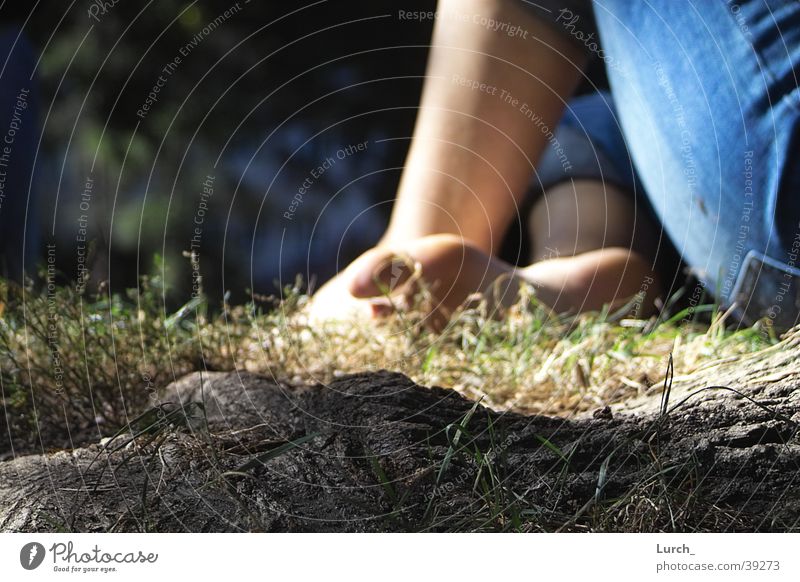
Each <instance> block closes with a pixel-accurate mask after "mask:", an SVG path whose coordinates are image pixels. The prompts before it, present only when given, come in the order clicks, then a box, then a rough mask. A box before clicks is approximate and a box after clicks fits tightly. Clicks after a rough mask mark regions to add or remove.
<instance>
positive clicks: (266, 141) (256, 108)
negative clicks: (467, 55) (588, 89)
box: [0, 0, 603, 304]
mask: <svg viewBox="0 0 800 582" xmlns="http://www.w3.org/2000/svg"><path fill="white" fill-rule="evenodd" d="M400 9H403V10H406V11H412V10H433V9H435V2H434V1H433V0H429V1H411V2H409V1H402V2H398V1H393V2H392V1H386V0H377V1H373V2H368V3H361V2H352V1H346V0H322V1H315V2H291V3H288V2H256V1H255V0H252V1H248V0H240V1H239V2H231V0H202V1H195V2H191V1H186V0H183V1H181V0H158V1H157V2H156V1H151V2H133V1H132V0H116V1H115V0H105V1H101V0H76V1H74V2H56V1H55V0H38V1H31V2H29V3H22V2H14V3H9V2H4V3H3V4H2V5H0V23H2V31H1V32H2V39H5V40H4V42H5V44H4V45H3V46H2V47H0V50H3V51H4V53H5V54H0V57H3V58H5V59H6V66H5V67H4V68H3V71H2V74H0V77H2V79H3V81H4V84H3V92H4V93H5V94H7V99H9V101H8V102H7V103H6V104H5V106H4V107H5V109H4V110H3V111H0V113H2V116H3V119H5V120H6V121H3V119H0V122H3V125H6V124H7V123H9V122H10V121H9V120H11V119H12V118H13V111H14V110H13V104H14V102H13V98H14V96H15V95H16V93H17V88H15V87H14V85H15V83H17V84H20V83H22V84H26V83H27V81H26V79H28V78H30V79H31V80H30V85H31V86H32V87H33V93H32V95H31V97H30V98H29V99H28V101H29V104H30V107H29V108H28V109H27V114H28V115H29V116H31V115H35V117H31V118H30V119H25V120H24V122H23V125H24V130H23V131H20V135H22V134H25V135H27V137H28V138H29V139H28V142H29V143H28V144H27V148H28V150H29V151H28V153H27V154H26V153H25V148H24V147H23V141H22V140H21V139H19V138H18V140H17V143H16V144H15V145H14V147H15V148H16V149H15V151H14V156H15V161H17V162H19V161H20V160H22V159H23V158H25V157H28V158H30V160H31V164H32V168H30V169H28V168H25V167H22V166H19V165H18V166H17V167H16V173H17V174H19V175H20V176H21V177H20V176H18V179H17V182H18V183H19V184H22V186H19V185H17V186H16V189H17V190H19V191H17V192H15V193H13V201H12V199H11V197H12V193H11V192H10V191H9V190H10V189H11V188H6V190H7V192H6V199H5V201H3V205H1V206H0V222H1V223H2V229H3V232H4V234H3V237H2V238H3V239H4V240H5V241H7V242H9V241H10V246H8V247H7V248H6V249H5V250H4V254H5V256H6V257H21V256H22V255H23V251H22V244H21V243H22V241H23V239H24V241H25V253H24V254H25V259H26V270H27V272H28V274H35V273H36V265H37V264H47V263H46V261H48V260H50V261H51V263H52V261H55V266H56V271H57V273H58V275H57V276H58V278H59V279H60V280H61V282H69V281H74V280H75V279H76V277H78V276H79V275H80V274H81V273H86V274H88V277H89V278H88V283H87V287H88V288H92V287H93V286H96V285H97V284H99V283H101V282H103V284H105V282H107V283H108V285H110V288H111V289H112V290H122V289H126V288H130V287H133V286H135V285H136V283H137V280H138V278H139V277H140V276H141V275H142V274H144V273H151V272H153V270H154V262H155V263H157V265H156V268H157V270H158V271H159V272H162V271H163V275H164V278H165V280H166V282H167V283H168V286H169V288H170V289H171V292H170V294H169V297H168V299H169V301H170V303H172V304H182V303H184V302H185V301H186V300H187V298H188V297H190V296H191V295H192V293H193V292H195V293H196V292H197V290H198V283H199V282H201V283H202V288H203V290H204V291H205V294H206V295H207V296H208V297H209V299H210V301H211V303H212V304H213V303H219V301H220V300H221V298H222V297H223V295H224V293H226V292H229V293H230V300H231V301H233V302H239V301H243V300H246V299H247V298H248V297H249V296H250V295H249V294H250V293H253V292H254V293H259V294H270V293H274V292H275V291H276V290H277V289H279V288H281V287H283V286H285V285H287V284H292V283H293V282H294V281H295V277H296V275H298V274H300V275H302V277H303V279H304V281H305V282H306V284H308V283H309V282H312V283H315V284H316V285H319V284H320V283H321V282H323V281H324V280H325V279H327V278H329V277H330V276H332V275H333V274H334V273H335V272H336V271H337V270H338V269H339V268H341V267H342V266H343V265H345V264H347V263H348V262H349V261H350V260H351V259H353V258H354V257H355V256H357V255H358V254H359V253H360V252H362V251H363V250H364V249H366V248H368V247H369V246H371V245H372V244H373V243H374V242H375V241H376V240H377V239H378V237H379V236H380V235H381V234H382V232H383V229H384V227H385V224H386V222H387V219H388V215H389V211H390V209H391V200H392V199H393V196H394V191H395V188H396V186H397V182H398V179H399V176H400V170H401V166H402V164H403V161H404V158H405V153H406V150H407V147H408V143H409V137H410V135H411V132H412V128H413V123H414V118H415V115H416V108H417V105H418V101H419V94H420V90H421V87H422V76H423V75H424V70H425V63H426V57H427V45H428V43H429V41H430V36H431V31H432V27H433V21H432V20H421V21H420V20H408V19H401V18H399V17H398V10H400ZM0 60H2V59H0ZM591 76H592V78H593V80H594V81H595V82H598V83H600V84H601V85H602V84H603V79H602V77H603V72H602V69H601V67H599V66H598V64H597V63H595V66H594V67H593V72H592V73H591ZM15 79H22V81H15ZM37 103H38V104H37ZM0 109H2V107H0ZM4 131H5V127H0V134H1V133H3V132H4ZM358 144H363V145H361V146H358ZM34 161H35V163H34ZM29 174H32V176H33V179H32V180H31V179H30V176H29ZM29 190H30V193H31V196H28V191H29ZM12 202H14V204H12ZM26 216H27V218H26ZM512 231H514V232H517V233H518V232H519V229H518V228H516V229H512ZM83 239H86V240H85V241H84V240H83ZM15 241H18V243H17V246H14V243H15ZM48 244H50V245H54V246H52V247H50V248H49V249H48V247H47V245H48ZM518 244H519V241H518V240H512V241H511V245H512V246H514V245H518ZM192 253H194V254H192ZM187 255H188V256H187ZM510 255H511V256H519V255H520V253H519V251H518V250H517V252H514V253H510ZM3 268H4V270H5V274H6V275H11V276H12V277H15V276H17V273H16V272H15V269H16V270H19V266H18V265H17V266H15V265H10V266H9V265H5V266H4V267H3ZM198 275H200V276H201V277H202V278H201V279H198Z"/></svg>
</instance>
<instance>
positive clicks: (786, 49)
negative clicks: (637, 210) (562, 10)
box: [559, 0, 800, 329]
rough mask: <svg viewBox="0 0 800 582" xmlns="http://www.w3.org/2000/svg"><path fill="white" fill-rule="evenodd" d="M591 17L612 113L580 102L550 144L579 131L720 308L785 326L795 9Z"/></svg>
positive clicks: (598, 3)
mask: <svg viewBox="0 0 800 582" xmlns="http://www.w3.org/2000/svg"><path fill="white" fill-rule="evenodd" d="M594 12H595V18H596V23H597V28H598V31H599V36H600V39H601V41H602V48H603V51H604V52H603V53H601V54H600V55H599V57H601V58H602V59H603V60H604V61H605V63H606V69H607V72H608V76H609V82H610V86H611V94H612V99H613V103H614V106H615V107H614V108H611V107H609V106H607V105H606V106H605V107H601V106H599V105H600V104H599V101H598V98H596V99H595V103H594V105H593V106H594V111H595V113H594V114H587V112H589V111H591V107H589V106H587V104H586V103H580V104H578V106H577V107H575V109H574V111H568V113H567V115H566V116H565V120H564V122H562V128H560V129H559V133H561V132H563V131H567V132H568V131H569V130H570V129H573V130H574V129H575V128H579V129H580V131H581V132H583V133H584V135H587V136H589V137H590V138H591V139H592V141H593V142H594V143H595V144H596V145H597V146H598V147H597V149H598V150H600V151H602V152H603V153H604V155H605V156H606V157H607V158H608V159H609V160H611V162H613V163H612V164H611V165H612V166H613V167H614V171H612V172H606V173H607V174H611V175H613V174H614V172H617V174H619V173H620V172H621V173H622V175H623V177H624V178H626V179H629V180H630V181H629V183H630V184H631V185H632V187H635V186H636V185H637V184H639V183H640V184H641V186H640V187H641V188H643V189H644V194H646V196H647V199H648V200H649V202H650V205H651V206H652V208H653V209H654V211H655V214H656V215H657V217H658V219H659V220H660V222H661V224H662V225H663V228H664V230H665V231H666V233H667V234H668V235H669V238H670V239H671V240H672V243H673V244H674V245H675V247H676V249H677V250H678V252H679V253H680V254H681V256H682V258H683V260H684V261H685V262H686V264H687V265H688V266H689V267H690V268H691V269H692V271H693V272H694V274H695V275H696V276H697V277H698V278H699V279H700V280H701V281H702V282H703V284H704V285H705V287H706V288H707V290H708V291H710V292H711V293H712V294H713V295H714V296H715V297H716V298H717V299H718V300H719V302H720V303H721V304H722V306H723V307H726V308H727V307H732V308H733V309H732V311H733V312H734V314H736V315H738V316H739V317H740V318H741V319H742V320H744V321H745V322H747V323H752V322H753V321H754V320H756V319H759V318H761V317H767V318H769V319H770V320H771V321H772V323H773V324H775V325H776V327H779V328H784V329H785V328H788V327H792V326H794V325H795V324H796V323H797V321H798V314H800V270H798V267H800V257H799V255H800V88H798V79H800V2H794V1H792V2H789V1H786V0H702V1H698V0H649V1H648V2H644V1H633V0H595V1H594ZM617 127H619V128H621V131H618V130H617V129H616V128H617ZM615 132H616V133H617V134H619V136H618V137H616V138H609V135H608V134H609V133H611V134H614V133H615ZM621 136H624V140H622V139H621ZM628 160H630V161H632V162H633V166H634V167H635V170H636V174H637V175H638V178H639V179H640V182H634V181H633V180H632V179H630V178H629V176H630V171H629V170H628V169H627V168H628V167H629V166H630V164H629V163H628ZM612 179H613V178H612ZM617 181H618V180H617Z"/></svg>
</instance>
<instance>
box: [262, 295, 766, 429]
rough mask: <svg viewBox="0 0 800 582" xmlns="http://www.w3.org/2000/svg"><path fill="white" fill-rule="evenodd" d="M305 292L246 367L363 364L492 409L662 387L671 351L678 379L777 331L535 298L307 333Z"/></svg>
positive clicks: (561, 405) (352, 368)
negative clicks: (430, 326)
mask: <svg viewBox="0 0 800 582" xmlns="http://www.w3.org/2000/svg"><path fill="white" fill-rule="evenodd" d="M302 303H303V299H301V300H300V301H299V303H296V304H295V306H294V307H293V308H292V309H290V310H287V311H284V312H283V316H282V317H281V318H280V320H281V321H280V324H279V325H274V324H272V325H266V326H263V327H261V326H258V325H257V329H256V331H257V342H256V343H255V344H254V345H253V346H252V350H253V353H254V354H255V353H258V355H259V357H258V358H255V359H249V360H248V361H247V362H246V367H247V368H248V369H250V370H253V371H259V372H266V373H272V374H275V375H277V376H282V377H283V376H286V377H289V378H292V379H294V380H295V381H305V382H325V381H327V380H328V379H330V378H331V377H333V376H336V375H341V374H346V373H351V372H361V371H364V370H375V369H382V368H383V369H389V370H393V371H399V372H402V373H404V374H406V375H408V376H409V377H411V378H412V379H413V380H414V381H416V382H417V383H419V384H423V385H439V386H444V387H449V388H453V389H454V390H457V391H458V392H460V393H462V394H464V395H466V396H468V397H470V398H473V399H478V398H483V400H482V402H483V403H484V404H486V405H488V406H490V407H492V408H495V409H499V410H506V409H514V410H517V411H521V412H529V413H546V414H551V415H573V414H577V413H581V412H585V411H589V410H593V409H596V408H598V407H603V406H605V405H608V404H614V403H619V402H622V401H624V400H626V399H629V398H631V397H634V396H641V395H645V394H650V393H651V391H653V390H658V389H660V386H657V385H660V383H661V382H663V378H664V373H665V370H666V366H667V361H668V358H669V354H670V353H672V355H673V359H674V362H675V375H677V376H679V375H683V374H687V373H690V372H692V371H694V370H696V369H697V368H699V367H701V366H703V365H706V364H708V363H709V362H712V361H714V360H717V359H720V358H726V357H730V356H735V355H740V354H744V353H752V352H754V351H757V350H759V349H762V348H765V347H768V346H769V345H772V344H774V343H775V341H776V338H775V337H774V336H773V335H771V334H768V333H767V332H766V331H765V330H764V328H763V327H761V326H756V327H754V328H748V329H744V330H739V331H736V332H731V331H727V330H726V329H725V327H724V326H723V325H721V321H720V319H721V317H722V316H721V315H720V316H713V318H712V319H713V321H714V322H715V323H712V324H711V325H708V324H701V323H696V322H691V321H688V320H685V319H683V316H684V315H685V314H677V316H676V317H673V318H672V319H674V320H676V321H681V323H676V322H675V321H668V322H665V323H661V324H659V322H658V321H657V320H655V319H653V320H651V321H649V322H648V321H642V320H625V319H622V320H618V321H615V320H614V319H613V318H612V317H609V316H608V314H605V313H591V314H584V315H581V316H578V317H566V316H562V317H559V316H556V315H554V314H552V313H549V312H548V311H547V310H545V309H543V308H541V307H540V306H538V305H536V303H535V301H534V300H533V299H532V298H528V299H525V300H523V302H521V303H520V304H518V305H517V306H515V307H514V308H512V309H511V311H510V312H509V313H508V314H507V315H506V317H505V318H504V319H503V320H497V319H493V318H489V317H486V315H485V313H483V312H482V310H481V308H480V307H479V308H475V309H472V310H467V311H462V312H460V313H458V314H457V315H456V317H455V318H454V320H453V321H452V322H451V324H450V326H449V327H448V328H447V329H445V330H444V331H443V332H442V333H440V334H435V333H432V332H430V331H428V330H426V329H425V328H424V326H423V325H421V317H420V316H419V315H415V314H413V313H406V314H404V315H402V316H394V317H392V318H390V319H388V320H386V321H385V322H384V323H383V324H382V325H375V324H374V323H363V322H362V323H358V322H356V323H353V322H346V323H341V322H340V323H330V324H326V325H324V326H323V327H322V328H321V329H320V328H316V329H312V328H311V327H309V325H308V323H307V322H306V320H305V319H304V317H303V316H302V309H301V307H302Z"/></svg>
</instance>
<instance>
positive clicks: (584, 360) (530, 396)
mask: <svg viewBox="0 0 800 582" xmlns="http://www.w3.org/2000/svg"><path fill="white" fill-rule="evenodd" d="M45 291H46V290H45ZM166 293H167V290H165V289H164V287H163V284H162V282H161V280H160V279H159V278H158V277H145V278H143V279H142V281H141V284H140V286H139V288H138V289H131V290H129V291H128V292H127V293H126V294H124V295H122V294H110V293H109V292H108V291H105V290H102V289H101V290H100V291H97V292H95V293H93V294H90V293H87V292H84V293H79V292H77V291H76V290H75V288H73V287H69V286H63V287H57V288H55V289H52V290H51V291H49V292H47V291H46V292H44V293H43V292H37V291H36V290H34V288H33V287H32V286H29V287H28V288H26V289H19V288H14V287H12V286H10V285H8V284H5V283H4V284H2V285H0V294H1V295H2V298H3V303H2V305H3V314H2V319H0V389H2V393H1V394H0V397H2V400H3V404H4V408H5V411H6V415H5V416H6V419H7V420H8V422H9V424H10V425H11V428H12V432H13V433H14V434H32V435H39V436H40V437H41V444H42V445H44V447H45V448H48V447H65V446H70V445H71V444H76V443H78V442H80V441H82V440H85V439H86V438H91V439H96V437H102V436H108V435H110V434H112V433H113V432H114V431H116V430H117V429H118V428H120V427H123V426H126V425H128V424H129V422H130V421H131V419H134V418H135V417H136V416H137V415H139V414H140V413H141V412H142V411H144V410H146V409H148V408H150V407H151V405H152V404H154V403H155V401H156V399H157V397H158V395H159V393H160V391H161V390H162V389H163V387H164V386H166V385H167V384H168V383H169V382H171V381H172V380H174V379H177V378H179V377H181V376H182V375H184V374H186V373H188V372H190V371H194V370H233V369H244V370H249V371H254V372H260V373H264V374H268V375H271V376H273V377H275V378H278V379H281V380H289V381H292V382H296V383H316V382H326V381H329V380H331V379H332V378H334V377H337V376H340V375H343V374H346V373H351V372H362V371H365V370H378V369H389V370H394V371H398V372H402V373H404V374H406V375H408V376H409V377H411V378H412V379H413V380H414V381H416V382H418V383H420V384H424V385H440V386H445V387H450V388H452V389H454V390H456V391H458V392H460V393H462V394H464V395H465V396H467V397H469V398H472V399H475V400H481V402H482V403H483V404H484V405H487V406H489V407H491V408H494V409H498V410H507V409H513V410H517V411H521V412H528V413H546V414H550V415H563V416H570V415H574V414H576V413H581V412H586V411H591V410H594V409H597V408H602V407H603V406H605V405H607V404H613V403H617V402H621V401H624V400H626V399H628V398H631V397H633V396H637V395H643V394H650V393H652V392H654V391H658V390H660V388H661V387H660V384H659V382H660V381H661V378H663V374H664V370H665V368H666V365H667V361H668V358H669V356H670V354H672V357H673V361H674V374H675V375H676V376H680V375H682V374H686V373H689V372H691V371H692V370H695V369H697V368H698V367H700V366H702V365H703V364H705V363H707V362H710V361H713V360H716V359H719V358H725V357H729V356H735V355H738V354H743V353H749V352H753V351H756V350H759V349H761V348H764V347H767V346H769V345H772V344H774V343H775V342H776V341H777V340H776V338H775V337H774V336H771V335H770V334H768V333H766V332H765V331H764V329H763V328H759V327H758V326H756V327H754V328H748V329H743V330H739V331H736V332H730V331H728V330H726V329H725V327H724V326H722V325H718V324H716V323H712V324H711V325H710V326H709V325H708V324H702V323H698V322H696V321H692V320H691V319H689V318H687V317H686V314H685V313H678V314H677V315H678V316H680V317H672V318H671V319H669V320H668V321H666V322H662V323H658V322H656V321H655V320H651V321H650V322H647V321H639V320H625V319H621V320H620V319H615V318H613V317H611V316H609V314H607V313H593V314H585V315H581V316H578V317H568V316H555V315H553V314H552V313H549V312H548V311H547V310H546V309H545V308H543V307H542V306H540V305H538V304H537V303H536V301H535V298H533V297H526V298H523V300H522V301H521V302H520V303H519V304H518V305H517V306H515V307H514V308H512V309H511V310H510V312H509V313H508V314H507V316H506V317H505V318H504V319H503V320H497V319H493V318H489V317H487V316H486V314H485V313H483V312H482V310H481V308H480V307H478V308H475V309H471V310H467V311H463V312H461V313H459V314H457V316H456V317H455V318H454V320H453V321H452V323H451V324H450V325H449V326H448V327H447V328H446V329H445V330H444V331H443V332H441V333H433V332H431V331H429V330H428V329H426V328H425V326H424V325H422V324H421V319H420V316H418V315H415V314H414V313H407V314H404V315H403V316H402V317H395V318H392V319H389V320H387V322H386V323H385V325H382V326H375V325H373V324H371V323H355V324H353V323H348V324H342V323H335V322H332V323H330V324H325V325H323V326H321V327H312V326H310V325H309V324H308V322H307V321H306V320H305V318H304V316H303V306H304V304H305V302H306V301H307V297H305V296H303V295H302V294H300V292H299V286H295V287H292V288H287V289H284V292H283V299H282V300H281V301H277V300H275V299H268V298H259V301H258V302H254V303H250V304H247V305H240V306H230V305H227V304H224V305H223V306H222V308H221V309H220V310H218V312H217V313H216V314H214V315H209V310H208V309H207V307H206V304H205V302H204V300H203V299H202V298H196V299H193V300H191V301H189V302H188V303H187V304H185V305H183V306H182V307H181V308H179V309H177V310H174V311H169V310H167V309H166V308H165V301H164V297H165V296H166ZM0 421H1V419H0ZM20 444H23V443H20ZM28 444H31V443H28ZM0 452H2V451H0Z"/></svg>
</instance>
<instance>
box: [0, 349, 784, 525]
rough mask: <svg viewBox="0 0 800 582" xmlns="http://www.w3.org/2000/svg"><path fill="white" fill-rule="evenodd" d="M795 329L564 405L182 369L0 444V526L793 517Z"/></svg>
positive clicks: (770, 520)
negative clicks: (51, 448)
mask: <svg viewBox="0 0 800 582" xmlns="http://www.w3.org/2000/svg"><path fill="white" fill-rule="evenodd" d="M796 343H797V342H793V343H791V342H790V344H788V345H787V344H782V345H781V346H780V349H772V350H767V351H766V352H764V353H761V354H757V355H754V356H747V357H742V358H738V359H732V360H730V361H727V362H720V363H717V364H715V365H714V366H711V367H709V368H707V369H705V370H702V371H701V372H699V373H697V374H693V375H692V376H688V377H686V378H675V379H673V381H672V384H671V389H670V394H669V399H668V402H667V403H666V404H664V402H663V394H662V393H654V394H651V395H649V396H646V397H642V398H641V399H639V400H637V401H634V402H630V403H627V404H626V405H624V406H622V407H612V408H608V409H600V410H597V411H595V413H594V414H589V415H586V416H585V417H581V418H574V419H564V418H553V417H547V416H525V415H520V414H516V413H511V412H507V413H501V412H496V411H492V410H489V409H487V408H484V407H483V406H481V405H479V404H478V405H476V404H475V403H474V402H472V401H469V400H467V399H465V398H463V397H461V396H460V395H458V394H457V393H455V392H453V391H451V390H446V389H442V388H427V387H423V386H418V385H416V384H414V383H413V382H412V381H411V380H409V379H408V378H406V377H405V376H402V375H400V374H395V373H391V372H378V373H370V374H357V375H351V376H346V377H343V378H340V379H338V380H337V381H335V382H333V383H331V384H329V385H321V384H320V385H315V386H290V385H286V384H281V383H276V382H275V381H273V380H271V379H270V378H267V377H264V376H259V375H254V374H249V373H238V372H218V373H216V372H215V373H202V374H201V373H194V374H191V375H189V376H186V377H184V378H182V379H181V380H179V381H177V382H175V383H173V384H172V385H170V386H169V387H168V389H167V391H166V395H165V397H164V398H163V401H162V405H163V409H162V410H163V411H164V413H166V414H167V416H166V418H165V419H164V421H163V423H162V424H160V425H157V426H156V429H151V430H149V431H144V432H142V433H141V434H138V435H137V436H136V438H135V439H133V438H131V437H130V435H128V434H126V435H122V436H120V437H119V438H117V439H114V440H113V441H111V442H110V443H105V444H103V445H101V444H99V443H97V444H91V445H87V446H84V447H81V448H77V449H75V450H65V451H59V452H55V453H49V454H44V455H28V456H17V457H16V458H14V459H11V460H7V461H5V462H0V530H2V531H26V532H34V531H80V532H86V531H90V532H91V531H190V532H194V531H304V532H331V531H336V532H340V531H341V532H361V531H447V530H460V531H464V530H470V531H472V530H507V529H512V530H523V531H586V530H601V531H698V530H702V531H796V530H798V529H800V525H799V524H800V488H799V487H798V485H800V483H798V481H800V442H799V441H798V422H800V390H798V389H797V388H798V386H800V365H798V364H797V363H796V359H797V358H796V354H797V345H796ZM667 385H669V382H668V383H667ZM200 402H203V403H205V405H204V411H203V410H202V409H201V408H200V407H199V406H198V405H197V404H196V403H200ZM145 420H146V422H145V421H141V422H139V423H137V426H135V427H134V429H143V428H145V425H147V424H149V420H156V419H155V417H154V418H153V419H149V420H147V419H145ZM459 425H460V426H461V427H462V428H461V429H459V428H458V427H459Z"/></svg>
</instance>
